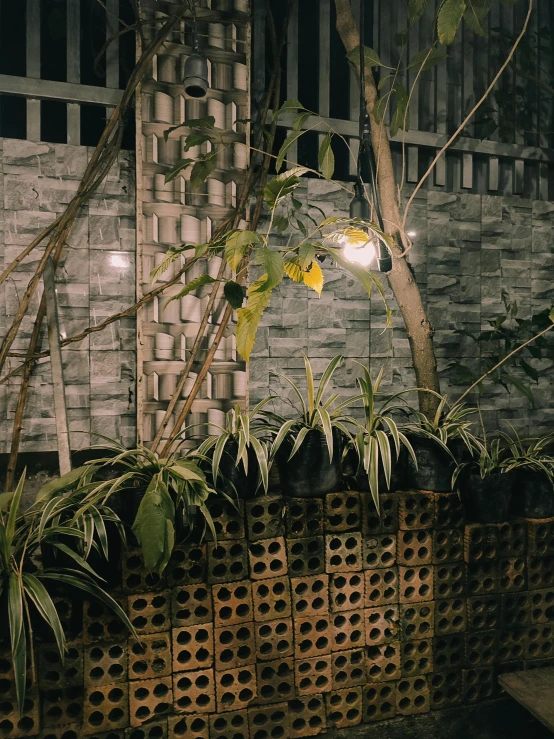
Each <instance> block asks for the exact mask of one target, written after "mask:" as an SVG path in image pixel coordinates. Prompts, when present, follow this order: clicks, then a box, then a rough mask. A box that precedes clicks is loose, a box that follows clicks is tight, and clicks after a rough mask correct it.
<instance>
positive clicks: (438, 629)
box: [435, 598, 467, 636]
mask: <svg viewBox="0 0 554 739" xmlns="http://www.w3.org/2000/svg"><path fill="white" fill-rule="evenodd" d="M466 626H467V611H466V602H465V599H464V598H448V599H446V600H437V601H436V602H435V634H436V636H441V635H443V634H457V633H459V632H461V631H465V630H466Z"/></svg>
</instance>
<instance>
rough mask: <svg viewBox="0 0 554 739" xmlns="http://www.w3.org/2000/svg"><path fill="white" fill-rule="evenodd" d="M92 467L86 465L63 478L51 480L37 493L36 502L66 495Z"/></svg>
mask: <svg viewBox="0 0 554 739" xmlns="http://www.w3.org/2000/svg"><path fill="white" fill-rule="evenodd" d="M89 469H90V465H84V466H83V467H76V468H75V469H74V470H71V472H68V473H67V474H65V475H62V477H58V478H56V479H55V480H50V482H47V483H46V485H43V486H42V487H41V489H40V490H39V491H38V493H37V497H36V500H35V502H36V503H38V502H39V501H40V500H45V499H47V498H51V497H52V496H54V495H60V494H61V493H65V492H66V490H69V489H70V488H72V487H73V486H74V484H75V483H76V482H77V481H78V480H79V479H80V478H81V476H82V475H84V474H85V472H88V471H89Z"/></svg>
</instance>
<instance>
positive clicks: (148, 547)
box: [133, 475, 175, 574]
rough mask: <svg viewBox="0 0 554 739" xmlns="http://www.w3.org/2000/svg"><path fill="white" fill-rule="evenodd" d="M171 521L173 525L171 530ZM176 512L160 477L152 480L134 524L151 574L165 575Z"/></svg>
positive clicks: (146, 565) (171, 545)
mask: <svg viewBox="0 0 554 739" xmlns="http://www.w3.org/2000/svg"><path fill="white" fill-rule="evenodd" d="M167 522H169V523H170V524H171V528H168V526H167ZM174 522H175V510H174V507H173V501H172V500H171V498H170V496H169V493H168V492H167V489H166V488H165V485H164V483H163V482H162V481H161V479H160V477H159V475H156V476H155V477H153V478H152V481H151V482H150V484H149V486H148V488H147V490H146V493H145V494H144V497H143V499H142V500H141V502H140V506H139V509H138V511H137V515H136V518H135V522H134V524H133V533H134V534H135V536H136V537H137V540H138V542H139V544H140V546H141V548H142V553H143V557H144V566H145V567H146V569H147V570H149V571H150V572H158V573H160V574H161V573H162V572H163V570H164V568H165V566H166V564H167V563H168V562H169V558H170V556H171V551H172V549H173V539H172V534H171V532H172V529H173V526H174Z"/></svg>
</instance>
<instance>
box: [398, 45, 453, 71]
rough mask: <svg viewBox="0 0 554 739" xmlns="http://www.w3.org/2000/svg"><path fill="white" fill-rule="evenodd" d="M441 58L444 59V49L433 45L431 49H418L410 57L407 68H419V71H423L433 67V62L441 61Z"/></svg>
mask: <svg viewBox="0 0 554 739" xmlns="http://www.w3.org/2000/svg"><path fill="white" fill-rule="evenodd" d="M443 59H446V50H445V49H437V48H436V47H435V46H433V47H432V48H431V49H424V50H423V51H419V52H418V53H417V54H416V55H415V56H414V57H413V58H412V59H410V61H409V63H408V67H407V68H408V69H414V70H416V71H419V70H420V69H421V71H425V70H426V69H431V67H434V66H435V64H438V63H439V62H442V60H443Z"/></svg>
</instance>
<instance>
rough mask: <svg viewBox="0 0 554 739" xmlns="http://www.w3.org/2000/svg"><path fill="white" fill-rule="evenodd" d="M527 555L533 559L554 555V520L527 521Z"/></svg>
mask: <svg viewBox="0 0 554 739" xmlns="http://www.w3.org/2000/svg"><path fill="white" fill-rule="evenodd" d="M525 525H526V528H527V553H528V554H529V556H531V557H551V556H552V555H554V518H549V519H543V520H540V521H539V520H534V521H533V520H527V521H525Z"/></svg>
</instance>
